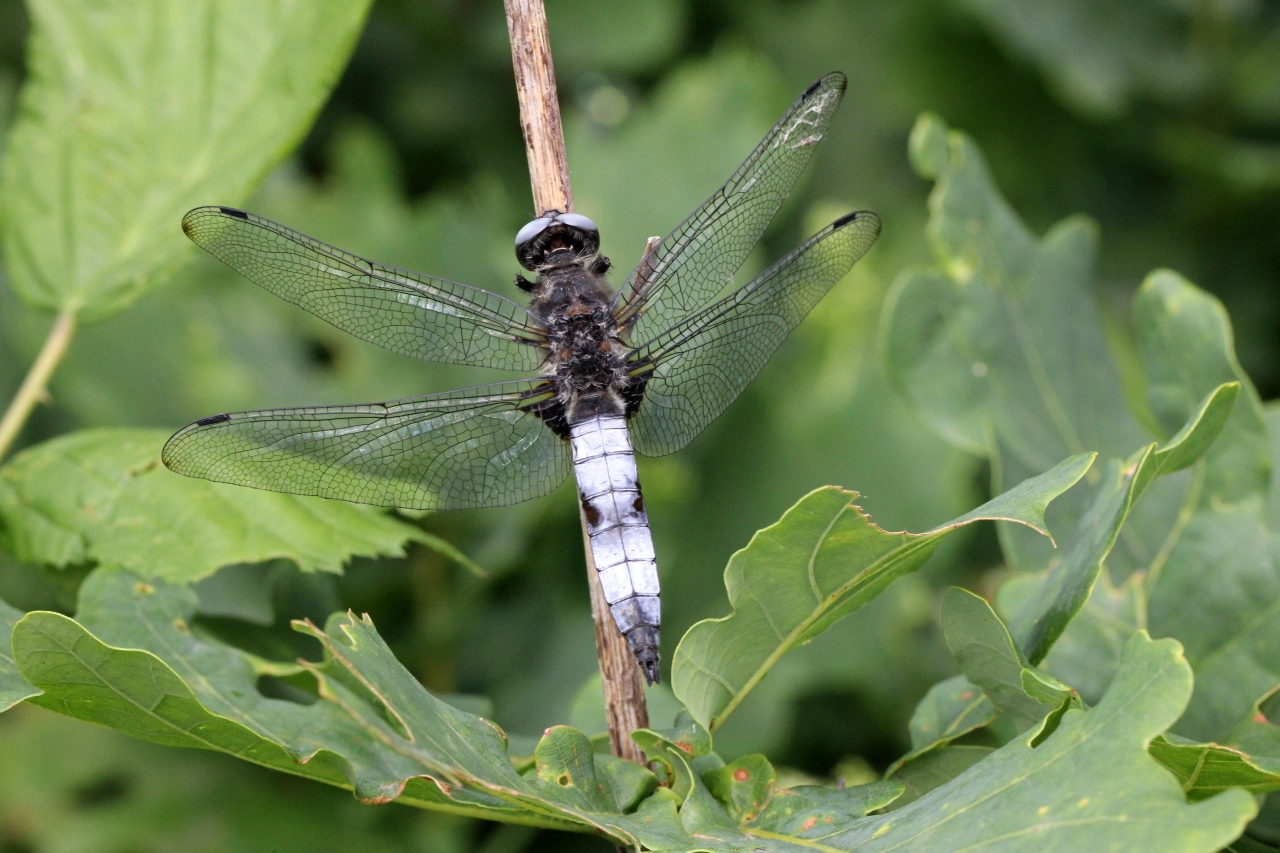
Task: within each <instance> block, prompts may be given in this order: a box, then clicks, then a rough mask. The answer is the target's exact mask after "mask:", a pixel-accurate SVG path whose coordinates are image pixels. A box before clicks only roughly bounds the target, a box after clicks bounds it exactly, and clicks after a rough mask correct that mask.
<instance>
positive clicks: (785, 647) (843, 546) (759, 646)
mask: <svg viewBox="0 0 1280 853" xmlns="http://www.w3.org/2000/svg"><path fill="white" fill-rule="evenodd" d="M1092 461H1093V457H1092V456H1091V455H1089V454H1082V455H1080V456H1074V457H1072V458H1070V459H1067V460H1065V461H1063V462H1062V463H1060V464H1059V465H1057V466H1056V467H1055V468H1053V469H1052V470H1050V471H1047V472H1046V473H1044V474H1042V475H1041V476H1039V477H1036V478H1033V479H1031V480H1028V481H1027V482H1025V483H1021V484H1019V485H1018V486H1016V487H1015V488H1013V489H1011V490H1009V491H1008V492H1007V493H1005V494H1003V495H1001V496H999V497H997V498H995V499H993V500H991V501H989V502H988V503H986V504H984V505H983V506H981V507H979V508H977V509H975V510H973V511H972V512H969V513H967V514H965V515H963V516H961V517H959V518H957V519H954V520H953V521H951V522H948V523H947V524H944V525H942V526H941V527H938V528H935V529H934V530H931V531H929V532H928V533H921V534H912V533H889V532H886V531H884V530H881V529H880V528H879V527H877V526H876V525H874V524H873V523H872V522H871V519H870V518H868V517H867V516H866V515H864V514H863V513H862V511H861V510H860V509H859V508H858V507H857V506H856V505H854V504H853V503H852V501H853V500H854V499H855V498H856V497H857V494H856V493H854V492H847V491H845V490H843V489H839V488H835V487H826V488H822V489H817V490H816V491H814V492H812V493H810V494H809V495H807V496H806V497H804V498H802V499H801V500H800V502H799V503H797V504H796V505H795V506H794V507H792V508H791V509H789V510H788V511H787V513H786V514H785V515H784V516H783V517H782V519H781V520H780V521H778V522H777V523H776V524H774V525H773V526H771V527H767V528H765V529H764V530H761V531H760V532H759V533H757V534H756V535H755V536H754V537H753V538H752V540H751V542H750V543H749V544H748V545H747V547H746V548H744V549H743V550H741V551H739V552H737V553H736V554H734V555H733V557H732V558H731V559H730V560H729V565H728V567H727V568H726V569H725V587H726V589H727V591H728V593H729V603H730V605H731V606H732V607H733V613H732V614H731V615H729V616H725V617H723V618H720V619H706V620H703V621H702V622H699V623H697V624H696V625H694V626H693V627H692V628H690V629H689V631H688V633H686V634H685V636H684V637H683V639H681V641H680V645H679V646H678V647H677V648H676V652H675V656H674V659H673V663H672V688H673V689H674V690H675V694H676V696H677V697H678V698H679V699H680V700H681V701H682V702H683V703H684V704H685V707H686V708H688V709H689V712H690V713H691V714H692V715H693V717H694V719H696V720H698V721H699V722H700V723H702V724H703V725H705V726H706V727H707V728H708V729H711V730H714V729H715V728H716V727H717V726H719V725H720V724H721V723H722V722H723V721H724V720H725V718H726V717H727V716H728V715H729V714H730V713H732V712H733V710H734V708H736V707H737V705H738V703H739V702H741V701H742V699H743V697H744V696H746V694H747V693H748V692H749V691H750V690H751V689H752V688H753V687H754V686H755V685H756V684H758V683H759V681H760V679H762V678H763V677H764V676H765V675H766V674H767V673H768V672H769V669H770V668H771V667H772V666H773V665H774V664H775V663H776V662H777V661H778V659H779V658H780V657H781V656H782V655H783V654H785V653H786V652H787V651H789V650H791V649H793V648H795V647H796V646H797V645H800V644H802V643H805V642H807V641H808V640H810V639H812V638H813V637H815V636H816V635H817V634H819V633H821V632H822V631H823V630H825V629H826V628H827V627H828V626H830V625H831V624H832V623H833V622H835V621H836V620H837V619H840V618H841V617H843V616H846V615H848V614H849V613H852V612H853V611H855V610H857V609H858V608H860V607H862V606H863V605H865V604H866V603H867V602H869V601H871V600H872V599H873V598H875V597H876V596H877V595H879V594H880V592H882V591H883V590H884V589H885V587H887V586H888V585H889V584H890V583H892V582H893V581H894V580H896V579H897V578H899V577H901V576H902V575H904V574H907V573H908V572H912V571H914V570H915V569H917V568H919V567H920V566H921V565H922V564H923V563H924V561H925V560H926V559H927V558H928V556H929V555H930V554H931V553H932V552H933V550H934V548H936V547H937V545H938V544H939V543H940V542H941V540H942V539H943V538H944V537H945V536H946V535H947V534H949V533H950V532H952V531H953V530H956V529H958V528H960V527H962V526H964V525H966V524H970V523H972V522H974V521H979V520H983V519H986V520H1003V521H1016V522H1019V523H1021V524H1025V525H1027V526H1029V527H1031V528H1033V529H1035V530H1038V531H1040V532H1042V533H1044V532H1046V531H1045V529H1044V510H1045V507H1046V506H1048V504H1049V502H1050V501H1051V500H1053V499H1054V498H1056V497H1057V496H1058V495H1060V494H1062V493H1063V492H1064V491H1066V490H1067V489H1069V488H1070V487H1071V486H1072V485H1073V484H1075V483H1076V482H1077V481H1078V480H1079V479H1080V478H1081V477H1082V476H1084V473H1085V471H1086V470H1088V468H1089V465H1090V464H1091V463H1092Z"/></svg>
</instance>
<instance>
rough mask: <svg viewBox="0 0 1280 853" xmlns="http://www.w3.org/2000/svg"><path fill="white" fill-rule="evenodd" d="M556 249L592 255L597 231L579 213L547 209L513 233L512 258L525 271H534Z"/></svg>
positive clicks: (590, 222) (598, 237) (596, 240)
mask: <svg viewBox="0 0 1280 853" xmlns="http://www.w3.org/2000/svg"><path fill="white" fill-rule="evenodd" d="M560 248H569V249H572V250H573V252H574V254H575V255H577V254H580V253H586V254H588V255H594V254H595V253H596V252H597V251H599V249H600V231H599V229H598V228H596V224H595V223H594V222H592V221H591V220H590V219H588V218H587V217H585V216H583V215H582V214H580V213H560V212H559V211H555V210H549V211H547V212H546V213H545V214H543V215H542V216H540V217H538V218H537V219H535V220H533V221H532V222H530V223H529V224H528V225H526V226H524V227H523V228H521V229H520V233H518V234H516V258H517V259H518V260H519V261H520V266H522V267H524V268H525V269H527V270H536V269H537V268H538V267H539V266H541V265H542V264H543V263H545V261H546V256H547V254H548V253H549V252H552V251H554V250H556V249H560Z"/></svg>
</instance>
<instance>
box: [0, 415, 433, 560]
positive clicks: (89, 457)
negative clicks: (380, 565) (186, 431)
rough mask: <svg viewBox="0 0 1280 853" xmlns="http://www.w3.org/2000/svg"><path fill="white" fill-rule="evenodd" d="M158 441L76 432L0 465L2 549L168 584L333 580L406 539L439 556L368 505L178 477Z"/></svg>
mask: <svg viewBox="0 0 1280 853" xmlns="http://www.w3.org/2000/svg"><path fill="white" fill-rule="evenodd" d="M166 437H167V436H166V434H165V433H162V432H159V431H155V430H140V429H98V430H82V431H80V432H76V433H71V434H69V435H65V436H62V437H59V438H56V439H53V440H52V441H48V442H45V443H44V444H40V445H37V446H36V447H32V448H30V449H28V450H26V451H24V452H23V453H20V454H18V455H17V456H15V457H14V458H13V459H11V460H10V461H9V462H8V463H7V464H5V465H4V467H3V468H0V547H3V548H5V550H7V551H9V552H11V553H12V554H13V555H14V556H15V557H17V558H18V559H20V560H23V561H25V562H28V563H37V564H49V565H53V566H59V567H63V566H68V565H74V564H82V563H88V562H96V563H99V564H101V565H111V566H120V567H123V568H127V569H130V570H131V571H133V572H135V573H137V574H139V575H141V576H143V577H147V578H164V579H166V580H170V581H175V582H192V581H197V580H200V579H201V578H204V577H207V576H208V575H211V574H213V572H214V571H215V570H217V569H218V568H219V567H221V566H225V565H229V564H232V563H257V562H263V561H265V560H271V559H275V558H284V559H288V560H293V561H294V562H295V563H297V564H298V566H299V567H300V568H301V569H302V570H303V571H328V572H338V571H341V569H342V564H343V563H345V562H346V561H347V560H348V559H350V558H351V557H352V556H354V555H357V554H360V555H369V556H374V555H392V556H397V555H400V554H403V553H404V551H403V545H404V543H405V542H406V541H410V540H414V541H420V542H426V543H427V544H428V545H430V546H432V547H436V548H439V547H440V543H439V542H438V541H436V540H435V539H434V537H427V536H425V535H424V534H423V533H422V532H421V531H420V530H419V529H418V528H417V527H414V526H413V525H410V524H406V523H404V522H401V521H398V520H396V519H395V518H394V517H392V516H390V515H388V514H387V513H386V512H385V511H384V510H380V509H377V508H374V507H368V506H361V505H357V504H347V503H342V502H340V501H326V500H321V499H318V498H308V497H300V496H296V495H284V494H277V493H273V492H261V491H256V490H253V489H242V488H237V487H235V486H226V485H222V484H218V483H210V482H207V481H205V480H194V479H190V478H188V477H181V476H179V475H177V474H174V473H172V472H171V471H169V470H168V469H166V468H165V467H164V466H163V465H161V464H160V448H161V446H163V444H164V440H165V438H166ZM455 553H456V549H449V553H448V555H449V556H454V555H455Z"/></svg>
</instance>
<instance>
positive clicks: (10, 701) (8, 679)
mask: <svg viewBox="0 0 1280 853" xmlns="http://www.w3.org/2000/svg"><path fill="white" fill-rule="evenodd" d="M21 618H22V611H21V610H18V609H17V608H14V607H10V606H9V605H8V604H6V603H5V602H3V601H0V711H7V710H9V709H10V708H12V707H13V706H14V705H17V704H18V703H19V702H21V701H22V700H23V699H30V698H31V697H32V696H35V695H36V694H37V693H39V692H40V691H39V690H36V689H35V688H34V687H32V686H31V684H30V683H29V682H28V681H27V680H26V679H25V678H23V677H22V673H20V672H18V667H17V664H15V663H14V662H13V653H12V652H11V651H10V646H11V642H10V637H11V636H12V635H13V626H14V625H16V624H17V623H18V620H19V619H21Z"/></svg>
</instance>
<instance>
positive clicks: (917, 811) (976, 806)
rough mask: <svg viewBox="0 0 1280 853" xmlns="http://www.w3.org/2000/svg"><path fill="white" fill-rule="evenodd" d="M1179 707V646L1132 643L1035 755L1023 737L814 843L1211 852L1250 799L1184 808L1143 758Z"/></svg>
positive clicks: (1186, 671)
mask: <svg viewBox="0 0 1280 853" xmlns="http://www.w3.org/2000/svg"><path fill="white" fill-rule="evenodd" d="M1190 695H1191V669H1190V667H1189V666H1187V663H1186V661H1185V660H1184V659H1183V657H1182V654H1181V649H1180V648H1179V646H1178V644H1177V643H1176V642H1175V641H1173V640H1155V641H1153V640H1151V639H1150V638H1148V637H1147V636H1146V634H1145V633H1142V632H1139V633H1137V634H1135V635H1134V636H1133V638H1132V639H1131V640H1130V641H1129V645H1128V647H1127V648H1126V650H1125V657H1124V663H1123V665H1122V666H1121V669H1120V672H1119V673H1118V674H1117V676H1116V678H1115V680H1114V681H1113V682H1112V684H1111V688H1110V690H1108V692H1107V695H1106V696H1105V697H1104V698H1103V700H1102V702H1100V703H1099V704H1098V706H1097V707H1096V708H1093V709H1091V710H1089V711H1080V710H1070V711H1068V712H1067V713H1066V715H1065V716H1064V717H1063V720H1062V723H1061V725H1060V726H1059V727H1058V729H1057V731H1055V732H1054V733H1053V734H1052V735H1050V736H1049V738H1048V739H1046V740H1045V741H1044V742H1043V743H1041V744H1040V745H1039V746H1037V747H1034V748H1033V747H1032V746H1031V740H1032V734H1031V733H1030V732H1028V733H1026V734H1023V735H1022V736H1020V737H1018V738H1015V739H1014V740H1013V741H1011V742H1009V743H1008V744H1006V745H1005V746H1003V747H1001V748H1000V749H999V750H997V751H996V752H994V753H992V754H990V755H989V756H987V757H986V758H985V759H983V760H982V761H980V762H978V763H977V764H975V765H974V766H972V767H971V768H970V769H969V770H967V771H966V772H964V773H962V774H961V775H960V776H958V777H957V778H955V779H954V780H952V781H951V782H949V783H947V784H945V785H943V786H941V787H939V788H936V789H934V790H933V791H931V792H930V793H928V794H926V795H925V796H923V797H921V798H920V799H918V800H916V801H915V802H913V803H911V804H909V805H907V806H905V807H903V808H901V809H898V810H896V811H893V812H889V813H888V814H885V815H882V816H875V817H871V818H868V819H867V820H866V821H864V822H861V823H859V824H858V825H857V826H855V827H853V828H852V829H850V830H848V831H846V832H843V833H839V834H838V835H836V836H833V837H829V838H826V839H823V841H822V843H824V844H826V845H828V846H830V847H834V848H837V849H841V850H857V851H859V853H875V851H881V850H908V849H909V850H911V851H912V853H932V851H953V850H972V849H984V850H1009V851H1014V850H1028V849H1035V850H1037V851H1046V853H1057V851H1062V853H1068V851H1070V853H1076V851H1080V850H1160V851H1162V853H1183V851H1185V852H1186V853H1192V851H1203V853H1211V852H1212V851H1216V850H1219V849H1221V848H1222V847H1223V846H1224V845H1226V844H1227V843H1228V842H1230V841H1231V840H1232V839H1234V838H1235V837H1236V836H1238V835H1239V834H1240V832H1241V831H1242V830H1243V829H1244V825H1245V823H1246V822H1247V821H1248V820H1249V819H1250V818H1251V817H1252V816H1253V815H1254V813H1255V812H1256V811H1257V806H1256V804H1255V803H1254V801H1253V798H1252V797H1251V796H1249V795H1248V794H1247V793H1245V792H1244V791H1239V790H1231V791H1226V792H1224V793H1222V794H1221V795H1219V796H1217V797H1214V798H1213V799H1210V800H1207V801H1205V802H1202V803H1195V804H1189V803H1187V802H1186V798H1185V797H1184V796H1183V792H1182V789H1181V788H1180V787H1179V785H1178V783H1177V781H1176V780H1174V779H1173V778H1172V776H1170V774H1169V773H1168V772H1167V771H1165V770H1164V769H1163V768H1161V767H1160V766H1158V765H1157V764H1156V763H1155V762H1153V761H1152V760H1151V759H1150V758H1149V757H1148V756H1147V751H1146V748H1147V744H1148V743H1149V742H1150V741H1151V740H1152V739H1153V738H1154V737H1156V736H1157V735H1158V734H1160V733H1161V732H1162V731H1164V729H1165V728H1167V727H1168V726H1169V725H1170V724H1171V723H1173V721H1174V720H1176V719H1177V718H1178V715H1179V714H1180V713H1181V712H1182V709H1183V707H1184V706H1185V705H1186V702H1187V699H1188V697H1189V696H1190ZM945 752H946V750H944V753H945Z"/></svg>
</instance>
